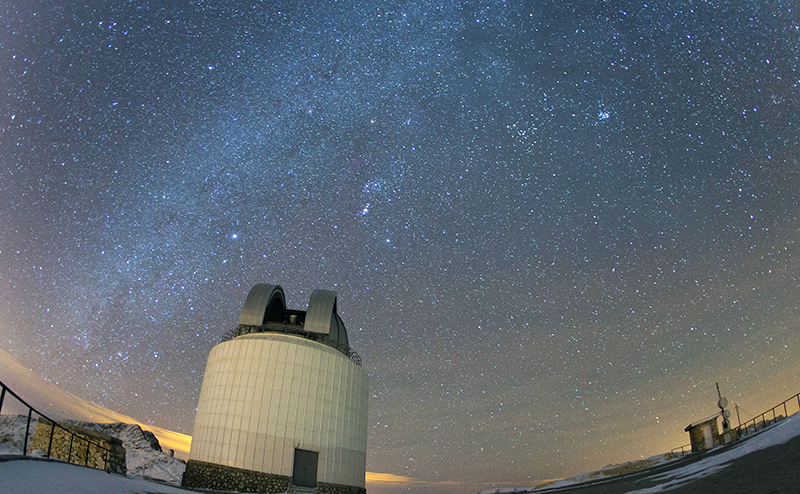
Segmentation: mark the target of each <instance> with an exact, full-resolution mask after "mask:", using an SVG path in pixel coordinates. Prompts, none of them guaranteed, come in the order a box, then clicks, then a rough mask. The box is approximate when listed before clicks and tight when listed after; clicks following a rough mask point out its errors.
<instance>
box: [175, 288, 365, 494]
mask: <svg viewBox="0 0 800 494" xmlns="http://www.w3.org/2000/svg"><path fill="white" fill-rule="evenodd" d="M230 337H231V338H230V339H228V340H227V341H223V342H222V343H220V344H218V345H217V346H215V347H214V348H213V349H212V350H211V353H210V354H209V356H208V363H207V365H206V371H205V375H204V377H203V384H202V388H201V390H200V397H199V400H198V404H197V415H196V417H195V424H194V431H193V435H192V446H191V451H190V454H189V461H188V462H187V465H186V472H185V473H184V475H183V479H182V482H181V483H182V485H183V486H184V487H190V488H201V489H213V490H222V491H238V492H265V493H266V492H273V493H274V492H287V491H288V490H289V489H291V488H292V485H295V486H300V487H307V488H315V489H316V490H317V491H319V492H322V493H331V494H365V493H366V486H365V473H366V461H367V404H368V398H369V389H368V377H367V374H366V372H364V370H363V369H362V368H361V360H360V358H359V357H358V355H357V354H355V352H353V351H352V350H351V349H350V344H349V341H348V337H347V330H346V329H345V326H344V323H343V322H342V320H341V318H340V317H339V315H338V314H337V309H336V292H332V291H327V290H314V291H313V292H312V293H311V298H310V300H309V303H308V310H307V311H300V310H290V309H287V308H286V303H285V298H284V293H283V289H282V288H281V287H280V286H277V285H266V284H258V285H255V286H254V287H253V288H252V289H251V290H250V293H249V294H248V296H247V299H246V301H245V303H244V307H243V309H242V315H241V318H240V319H239V325H238V327H237V328H236V330H235V331H233V332H232V334H231V335H230Z"/></svg>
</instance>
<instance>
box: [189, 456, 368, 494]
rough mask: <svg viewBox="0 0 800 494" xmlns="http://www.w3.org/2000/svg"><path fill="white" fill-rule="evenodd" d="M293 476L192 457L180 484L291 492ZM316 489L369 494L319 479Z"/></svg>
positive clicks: (330, 493)
mask: <svg viewBox="0 0 800 494" xmlns="http://www.w3.org/2000/svg"><path fill="white" fill-rule="evenodd" d="M291 485H292V479H291V477H286V476H283V475H273V474H269V473H263V472H256V471H254V470H245V469H243V468H234V467H228V466H225V465H216V464H214V463H206V462H204V461H197V460H189V461H188V462H187V463H186V471H185V472H184V474H183V479H182V481H181V487H188V488H190V489H209V490H215V491H237V492H263V493H277V492H288V491H289V487H290V486H291ZM317 490H318V491H319V492H321V493H325V494H366V492H367V490H366V489H365V488H363V487H356V486H351V485H338V484H329V483H327V482H317Z"/></svg>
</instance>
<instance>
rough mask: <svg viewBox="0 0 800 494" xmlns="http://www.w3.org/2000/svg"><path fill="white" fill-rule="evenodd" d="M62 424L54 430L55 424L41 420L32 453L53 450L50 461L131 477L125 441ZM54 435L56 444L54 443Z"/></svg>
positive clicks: (30, 447)
mask: <svg viewBox="0 0 800 494" xmlns="http://www.w3.org/2000/svg"><path fill="white" fill-rule="evenodd" d="M58 425H59V426H61V427H58V426H57V427H55V431H53V423H52V422H50V421H49V420H46V419H39V421H38V423H37V424H36V432H34V434H33V439H32V440H31V442H30V444H29V445H28V450H29V451H34V450H40V451H44V452H45V453H47V451H48V449H49V451H50V458H55V459H57V460H62V461H67V462H70V463H74V464H76V465H86V466H89V467H92V468H98V469H100V470H105V471H107V472H111V473H118V474H120V475H126V474H127V467H126V464H125V448H123V447H122V441H120V440H119V439H117V438H115V437H111V436H107V435H105V434H101V433H99V432H95V431H90V430H86V429H83V428H81V427H77V426H75V425H72V424H68V423H58ZM65 429H66V430H65ZM51 434H52V437H53V440H52V443H51V442H50V435H51ZM73 434H74V435H73ZM107 450H108V451H107Z"/></svg>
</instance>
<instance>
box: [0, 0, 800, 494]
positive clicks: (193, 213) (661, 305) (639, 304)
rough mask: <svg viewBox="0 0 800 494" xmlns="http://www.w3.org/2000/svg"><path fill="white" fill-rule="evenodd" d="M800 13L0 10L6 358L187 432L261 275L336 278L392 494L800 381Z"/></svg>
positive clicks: (303, 295)
mask: <svg viewBox="0 0 800 494" xmlns="http://www.w3.org/2000/svg"><path fill="white" fill-rule="evenodd" d="M163 4H168V5H163ZM798 8H800V6H798V5H797V4H796V3H795V2H793V1H782V0H765V1H759V2H746V1H742V0H734V1H730V2H716V1H669V0H666V1H659V2H653V3H652V4H651V3H642V2H627V1H603V2H601V1H595V2H592V1H574V2H571V1H563V0H558V1H546V0H545V1H536V2H533V1H529V2H523V1H517V2H511V1H505V2H503V1H475V2H466V1H464V2H459V1H455V0H442V1H440V2H422V1H417V2H414V1H407V2H404V1H400V2H397V1H392V2H388V1H386V2H385V1H379V0H376V1H366V0H364V1H336V2H334V1H330V2H328V1H325V2H296V1H287V2H259V1H251V2H243V1H238V0H236V1H230V2H212V1H203V0H200V1H195V2H153V1H148V0H130V1H120V2H101V1H97V0H87V1H85V2H57V3H55V4H54V3H52V2H41V1H34V0H29V1H14V0H11V1H10V2H3V3H2V5H0V348H2V349H3V350H5V351H7V352H9V353H10V354H11V355H13V356H14V358H15V359H16V360H17V361H18V362H20V363H22V364H23V365H24V366H25V367H27V368H29V369H32V370H34V371H36V372H37V373H39V374H40V375H42V376H43V377H44V378H45V379H46V380H48V381H50V382H53V383H56V384H58V385H59V387H62V388H63V389H65V390H66V391H68V392H71V393H74V394H76V395H79V396H81V397H82V398H85V399H88V400H91V401H94V402H96V403H99V404H101V405H103V406H106V407H108V408H111V409H113V410H118V411H121V412H124V413H126V414H127V415H130V416H133V417H136V418H137V419H138V420H141V421H143V422H149V423H153V424H156V425H159V426H162V427H165V428H170V429H172V430H175V431H178V432H184V433H187V434H191V431H192V424H193V421H194V409H195V406H196V403H197V398H198V394H199V389H200V385H201V383H202V376H203V371H204V367H205V362H206V358H207V355H208V352H209V351H210V349H211V348H212V347H213V346H214V345H215V344H217V343H218V342H219V341H220V336H221V335H222V334H223V333H224V332H225V331H227V330H229V329H233V328H235V326H236V324H237V322H238V318H239V314H240V311H241V307H242V304H243V303H244V300H245V297H246V295H247V293H248V291H249V289H250V287H252V285H253V284H255V283H273V284H280V285H281V286H283V288H284V290H285V292H286V298H287V305H288V307H289V308H295V309H301V310H302V309H305V307H306V304H307V302H308V297H309V295H310V293H311V290H313V289H315V288H324V289H330V290H335V291H337V292H338V296H339V313H340V315H341V316H342V319H343V320H344V322H345V324H346V325H347V328H348V332H349V335H350V342H351V345H352V347H353V349H354V350H355V351H357V352H358V353H359V354H360V355H361V357H362V358H363V360H364V368H365V370H366V371H367V372H368V373H369V375H370V393H371V398H370V415H369V445H368V460H367V462H368V463H367V469H368V470H369V471H370V472H375V473H385V474H390V476H387V478H389V477H391V478H392V479H394V480H397V482H395V483H385V484H381V485H379V486H378V487H375V488H372V487H371V492H375V493H376V494H377V493H379V492H395V491H397V492H400V491H406V490H412V491H415V492H453V493H465V492H474V491H476V490H480V489H484V488H489V487H492V486H508V485H516V486H527V485H535V484H536V483H537V481H539V480H542V479H547V478H556V477H564V476H569V475H575V474H579V473H583V472H586V471H589V470H591V469H596V468H600V467H602V466H604V465H606V464H609V463H618V462H622V461H628V460H632V459H638V458H640V457H642V456H645V457H646V456H650V455H654V454H658V453H663V452H665V451H669V450H670V449H671V448H673V447H677V446H680V445H682V444H685V443H688V435H687V434H686V433H685V432H683V428H684V427H685V426H686V425H688V424H689V423H691V422H693V421H695V420H697V419H699V418H702V417H705V416H707V415H710V414H711V413H714V412H715V411H716V410H717V408H716V400H717V394H716V388H715V386H714V383H715V382H719V383H720V387H721V389H722V392H723V394H724V395H726V396H727V397H728V398H729V400H731V402H734V403H736V404H738V405H740V407H741V408H740V413H741V419H742V420H743V421H744V420H746V419H749V418H751V417H752V416H754V415H756V414H760V413H761V412H762V411H763V410H765V409H767V408H770V407H772V406H773V405H775V404H777V403H779V402H780V401H782V400H784V399H786V398H788V397H789V396H791V395H793V394H794V393H796V392H798V391H800V386H798V385H799V384H800V379H799V378H800V363H799V362H798V359H797V355H798V354H800V338H799V337H798V334H800V333H798V325H799V324H800V302H799V300H800V299H799V298H798V289H800V263H799V261H800V259H799V258H800V244H799V243H798V242H799V241H800V221H799V220H798V214H799V213H800V163H799V162H798V158H799V157H800V151H799V150H800V128H799V126H800V117H798V116H799V115H800V71H799V69H800V62H799V61H798V57H799V56H800V55H799V54H800V13H798ZM734 416H735V414H734ZM734 424H735V422H734ZM376 485H377V484H376Z"/></svg>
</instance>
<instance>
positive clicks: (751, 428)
mask: <svg viewBox="0 0 800 494" xmlns="http://www.w3.org/2000/svg"><path fill="white" fill-rule="evenodd" d="M795 401H797V410H795V407H791V408H790V407H789V406H788V405H787V404H789V403H792V404H794V402H795ZM780 408H783V415H778V413H777V411H778V410H779V409H780ZM789 410H795V411H793V412H792V413H791V414H790V413H789ZM798 411H800V393H797V394H796V395H794V396H792V397H791V398H789V399H786V400H783V402H782V403H778V404H777V405H775V406H774V407H772V408H770V409H769V410H767V411H766V412H764V413H762V414H761V415H756V416H755V417H753V418H752V419H750V420H748V421H746V422H745V423H744V424H740V425H739V427H737V428H736V430H737V432H738V433H739V437H741V436H744V435H746V434H750V433H753V432H755V431H757V430H760V429H763V428H764V427H767V426H768V425H771V424H774V423H775V422H777V421H778V420H782V419H784V418H786V417H788V416H789V415H792V414H795V413H797V412H798ZM770 413H771V414H772V418H771V419H769V418H767V417H768V415H769V414H770ZM759 426H760V427H759Z"/></svg>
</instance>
